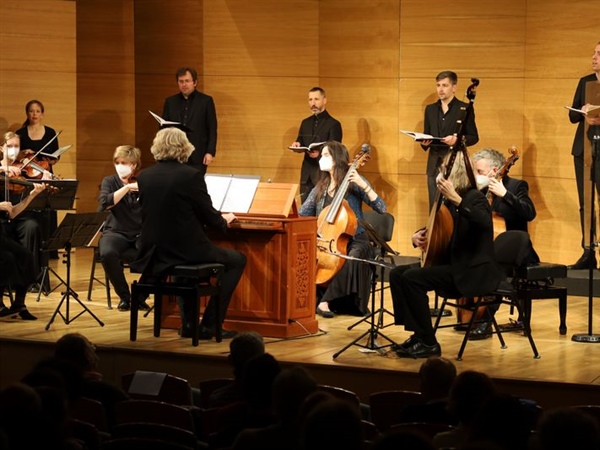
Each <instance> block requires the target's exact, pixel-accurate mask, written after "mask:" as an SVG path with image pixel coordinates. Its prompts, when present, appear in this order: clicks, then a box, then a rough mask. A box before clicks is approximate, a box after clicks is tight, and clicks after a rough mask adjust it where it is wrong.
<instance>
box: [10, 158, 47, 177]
mask: <svg viewBox="0 0 600 450" xmlns="http://www.w3.org/2000/svg"><path fill="white" fill-rule="evenodd" d="M12 166H14V167H18V168H20V169H21V172H22V173H23V174H24V175H25V177H26V178H29V179H32V178H37V179H41V178H43V177H44V174H45V173H49V174H50V175H51V177H52V179H55V177H54V175H53V174H52V173H51V172H50V163H48V161H45V160H39V159H37V158H31V159H28V158H24V159H22V160H21V161H20V162H17V163H13V164H12Z"/></svg>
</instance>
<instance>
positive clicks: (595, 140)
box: [571, 125, 600, 344]
mask: <svg viewBox="0 0 600 450" xmlns="http://www.w3.org/2000/svg"><path fill="white" fill-rule="evenodd" d="M588 136H589V138H590V141H592V164H591V167H590V179H591V183H592V187H591V195H590V197H591V208H590V217H591V220H590V252H595V248H596V247H597V246H598V243H597V242H594V241H595V239H596V209H595V208H596V186H597V182H598V180H596V164H597V163H598V162H597V161H596V158H597V157H600V148H599V147H600V126H597V125H593V126H590V128H589V130H588ZM594 269H595V267H593V265H592V264H590V267H589V275H588V277H589V278H588V280H589V285H588V294H589V298H588V332H587V333H578V334H574V335H573V336H572V337H571V340H572V341H575V342H587V343H596V344H597V343H600V334H594V333H593V332H592V317H593V305H594Z"/></svg>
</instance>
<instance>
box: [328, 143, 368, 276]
mask: <svg viewBox="0 0 600 450" xmlns="http://www.w3.org/2000/svg"><path fill="white" fill-rule="evenodd" d="M370 150H371V149H370V147H369V146H368V145H367V144H363V146H362V148H361V151H360V153H359V154H358V155H356V156H355V157H354V160H353V161H352V164H350V167H349V170H348V172H346V175H345V176H344V179H343V180H342V182H341V183H340V185H339V186H338V190H337V192H336V193H335V196H334V197H333V200H332V201H331V204H330V205H328V206H326V207H325V208H324V209H323V211H321V213H320V214H319V217H318V218H317V273H316V283H317V285H324V284H327V283H328V282H329V281H330V280H331V279H332V278H333V277H334V276H335V275H336V274H337V273H338V272H339V271H340V270H341V268H342V266H343V265H344V262H345V259H344V258H340V257H339V256H336V254H343V255H345V254H346V249H347V248H348V242H349V241H350V239H351V238H352V237H353V236H354V233H355V232H356V228H357V225H358V223H357V219H356V215H355V214H354V211H352V208H350V205H349V204H348V201H347V200H346V199H345V197H346V191H347V190H348V186H349V185H350V181H349V177H350V172H351V171H352V169H357V168H358V167H361V166H363V165H364V164H365V163H366V162H367V161H368V160H369V158H370V157H371V155H370V153H369V152H370Z"/></svg>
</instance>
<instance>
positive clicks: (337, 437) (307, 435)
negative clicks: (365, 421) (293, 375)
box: [302, 398, 363, 450]
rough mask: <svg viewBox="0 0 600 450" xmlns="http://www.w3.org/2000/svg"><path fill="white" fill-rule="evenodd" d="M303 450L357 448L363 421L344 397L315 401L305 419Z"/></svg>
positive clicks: (358, 448)
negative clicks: (341, 398) (342, 398)
mask: <svg viewBox="0 0 600 450" xmlns="http://www.w3.org/2000/svg"><path fill="white" fill-rule="evenodd" d="M302 436H303V448H304V449H305V450H330V449H332V448H343V449H344V450H360V449H361V447H362V442H363V433H362V423H361V419H360V415H359V413H358V411H357V410H356V408H354V407H352V405H351V404H350V403H349V402H347V401H344V400H340V399H336V398H331V399H326V400H324V401H320V402H317V404H316V405H315V406H314V408H313V409H312V411H310V412H309V413H308V415H307V417H306V420H305V421H304V429H303V433H302Z"/></svg>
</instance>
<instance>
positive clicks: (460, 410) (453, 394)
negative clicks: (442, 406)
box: [448, 370, 496, 425]
mask: <svg viewBox="0 0 600 450" xmlns="http://www.w3.org/2000/svg"><path fill="white" fill-rule="evenodd" d="M495 393H496V388H495V386H494V382H493V381H492V380H491V378H490V377H488V376H487V375H486V374H485V373H482V372H476V371H474V370H466V371H464V372H461V373H460V374H458V375H457V376H456V379H455V380H454V383H453V384H452V388H451V389H450V395H449V396H448V410H449V412H450V414H452V415H453V416H454V417H456V419H457V420H458V421H459V423H460V424H463V425H468V424H470V423H471V422H472V420H473V419H474V418H475V416H476V415H477V413H478V412H477V411H478V410H479V408H480V407H481V405H482V404H483V403H484V402H485V401H486V400H487V399H488V398H490V397H491V396H493V395H494V394H495Z"/></svg>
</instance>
